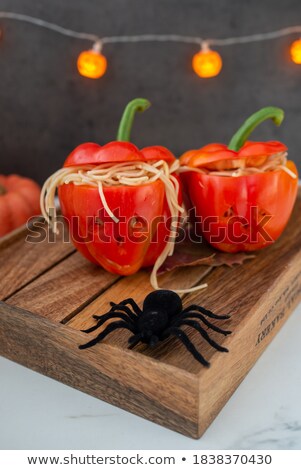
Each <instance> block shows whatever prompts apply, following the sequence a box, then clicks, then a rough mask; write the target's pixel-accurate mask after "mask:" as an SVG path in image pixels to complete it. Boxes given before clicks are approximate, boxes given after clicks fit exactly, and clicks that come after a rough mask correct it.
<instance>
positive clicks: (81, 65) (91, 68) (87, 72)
mask: <svg viewBox="0 0 301 470" xmlns="http://www.w3.org/2000/svg"><path fill="white" fill-rule="evenodd" d="M101 50H102V43H101V42H100V41H97V42H95V43H94V45H93V47H92V49H90V50H88V51H83V52H81V53H80V54H79V56H78V59H77V70H78V72H79V74H80V75H82V76H83V77H87V78H100V77H102V76H103V75H104V74H105V72H106V70H107V59H106V58H105V56H104V55H102V54H101Z"/></svg>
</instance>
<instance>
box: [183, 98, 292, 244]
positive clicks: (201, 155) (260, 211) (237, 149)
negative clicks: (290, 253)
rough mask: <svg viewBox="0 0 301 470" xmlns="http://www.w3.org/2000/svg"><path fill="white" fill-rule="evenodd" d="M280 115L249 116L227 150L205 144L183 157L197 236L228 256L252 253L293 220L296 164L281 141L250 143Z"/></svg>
mask: <svg viewBox="0 0 301 470" xmlns="http://www.w3.org/2000/svg"><path fill="white" fill-rule="evenodd" d="M283 118H284V112H283V111H282V110H281V109H279V108H275V107H267V108H263V109H261V110H259V111H258V112H257V113H255V114H253V115H252V116H250V117H249V118H248V119H247V120H246V121H245V123H244V124H243V125H242V127H241V128H240V129H239V130H238V131H237V132H236V133H235V134H234V136H233V137H232V139H231V141H230V143H229V145H224V144H209V145H206V146H205V147H202V148H201V149H198V150H190V151H188V152H186V153H184V154H183V155H182V157H181V158H180V161H181V172H183V173H182V175H183V183H184V186H185V188H186V190H187V192H188V193H189V196H190V200H191V204H192V206H194V208H195V213H196V216H197V219H196V220H195V223H196V232H197V233H202V235H204V237H205V238H206V239H207V241H208V242H209V243H211V245H213V246H214V247H215V248H218V249H220V250H222V251H226V252H238V251H254V250H257V249H260V248H263V247H265V246H268V245H270V244H272V243H273V242H275V240H277V238H278V237H279V236H280V235H281V233H282V231H283V230H284V228H285V226H286V224H287V222H288V220H289V217H290V215H291V212H292V209H293V206H294V203H295V200H296V196H297V190H298V174H297V169H296V166H295V164H294V163H293V162H292V161H290V160H287V147H286V145H284V144H283V143H281V142H275V141H270V142H251V141H248V140H247V139H248V137H249V135H250V134H251V132H252V131H253V130H254V129H255V128H256V127H257V126H258V125H259V124H260V123H261V122H263V121H265V120H266V119H272V120H273V121H274V123H275V124H276V125H280V124H281V122H282V120H283Z"/></svg>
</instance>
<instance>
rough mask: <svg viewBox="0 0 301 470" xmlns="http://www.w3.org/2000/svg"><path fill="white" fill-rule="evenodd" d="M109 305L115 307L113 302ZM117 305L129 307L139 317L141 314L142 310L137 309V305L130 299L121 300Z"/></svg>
mask: <svg viewBox="0 0 301 470" xmlns="http://www.w3.org/2000/svg"><path fill="white" fill-rule="evenodd" d="M110 304H111V305H112V306H113V305H116V304H114V302H110ZM119 305H130V306H131V307H132V309H133V310H134V312H135V313H136V314H137V315H141V313H142V310H141V308H140V307H139V305H137V304H136V302H135V300H134V299H132V298H131V297H130V298H128V299H125V300H122V302H120V303H119Z"/></svg>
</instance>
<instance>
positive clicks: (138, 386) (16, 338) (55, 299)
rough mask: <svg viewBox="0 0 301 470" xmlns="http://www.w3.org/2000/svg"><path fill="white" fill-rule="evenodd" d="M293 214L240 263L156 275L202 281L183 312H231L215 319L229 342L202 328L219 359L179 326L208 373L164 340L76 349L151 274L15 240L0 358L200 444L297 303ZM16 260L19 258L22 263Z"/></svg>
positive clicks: (299, 238)
mask: <svg viewBox="0 0 301 470" xmlns="http://www.w3.org/2000/svg"><path fill="white" fill-rule="evenodd" d="M300 209H301V200H300V198H299V199H298V201H297V204H296V207H295V210H294V213H293V216H292V218H291V220H290V223H289V225H288V227H287V228H286V231H285V233H284V234H283V235H282V237H281V238H280V239H279V240H278V241H277V243H275V244H274V245H273V246H271V247H269V248H267V249H265V250H263V251H261V252H258V253H256V257H255V258H254V259H252V260H250V261H248V262H246V263H245V264H243V265H241V266H235V267H233V268H230V267H218V268H214V269H210V272H208V267H198V268H193V269H192V268H183V269H180V270H178V271H176V272H171V273H167V274H165V275H164V276H162V277H161V278H160V283H161V286H162V287H165V288H177V287H182V288H183V287H188V286H191V285H195V284H196V283H199V282H200V281H201V279H202V278H203V277H204V275H206V282H207V283H208V288H207V289H206V290H203V291H199V292H196V293H192V294H188V295H185V296H183V303H184V305H185V306H188V305H191V304H193V303H196V304H199V305H203V306H204V307H206V308H208V309H210V310H212V311H214V312H215V313H220V314H222V313H227V314H231V319H230V320H225V321H223V322H218V325H219V326H222V327H224V328H226V329H230V330H232V332H233V333H232V334H231V335H230V336H228V337H224V336H222V335H220V334H218V333H214V332H211V331H210V336H211V337H212V338H213V339H215V340H216V341H218V342H219V343H220V344H223V345H224V346H226V347H227V348H228V349H229V351H230V352H229V353H219V352H217V351H216V350H214V349H213V348H212V347H210V346H209V345H208V343H206V342H205V341H204V340H203V339H202V338H200V335H199V334H198V333H197V332H196V331H191V330H190V329H189V327H185V331H186V332H187V333H188V334H189V336H190V338H191V339H192V340H193V342H194V344H195V345H196V346H197V348H198V349H199V350H200V351H201V352H202V354H203V355H204V356H205V357H206V359H208V360H210V362H211V367H210V368H209V369H206V368H204V367H202V366H201V365H200V364H199V363H198V362H197V361H195V360H194V359H193V358H192V356H191V355H190V354H189V353H188V351H187V350H186V349H185V348H184V347H183V345H182V344H181V343H180V342H179V341H178V340H175V339H172V338H170V339H168V340H166V341H165V342H164V343H161V344H160V345H158V346H157V347H156V348H154V349H152V348H150V347H148V346H146V345H137V346H136V347H135V348H134V350H128V349H127V339H128V336H129V335H128V333H127V332H126V331H124V330H122V331H119V332H115V333H114V334H112V335H111V336H109V337H108V338H106V340H105V341H104V342H103V343H102V344H97V345H96V346H95V347H94V348H92V349H89V350H84V351H82V350H79V349H78V346H79V344H82V343H83V342H85V341H87V339H88V338H89V339H90V338H92V337H94V335H96V334H98V333H99V331H97V332H94V333H92V334H89V335H87V334H85V333H82V332H81V331H80V330H82V329H84V328H86V327H88V326H91V325H93V324H94V320H93V318H92V315H93V314H95V313H97V314H101V313H105V312H106V311H107V310H108V309H109V302H110V301H114V302H119V301H121V300H123V299H124V298H127V297H134V298H135V300H136V301H137V303H138V304H140V305H141V304H142V301H143V299H144V297H145V295H147V293H149V292H150V291H151V286H150V284H149V273H148V272H143V271H142V272H140V273H137V274H136V275H134V276H131V277H127V278H119V277H118V276H114V275H112V274H109V273H106V272H105V271H104V270H102V269H100V268H98V267H96V266H94V265H92V264H90V263H89V262H88V261H86V260H85V259H83V258H82V257H81V256H80V255H79V254H78V253H72V250H71V249H70V247H67V252H66V251H64V250H66V247H63V248H64V250H63V249H62V248H61V247H60V246H59V245H60V243H59V242H58V243H57V244H55V246H56V248H54V247H53V246H52V247H51V246H49V244H47V243H46V244H44V245H43V248H39V247H38V246H37V247H31V248H30V249H27V246H26V245H25V242H24V237H23V235H22V233H21V234H19V235H18V236H16V237H15V238H13V239H12V240H10V241H6V243H5V244H4V245H3V246H2V248H1V247H0V259H4V258H2V257H3V256H6V257H8V259H9V263H3V265H2V264H1V267H0V269H2V270H3V271H2V273H3V274H2V276H4V277H5V279H4V287H3V286H2V292H4V294H3V297H5V298H6V301H5V302H1V304H0V353H1V354H2V355H4V356H5V357H8V358H10V359H12V360H14V361H16V362H19V363H21V364H24V365H25V366H27V367H30V368H32V369H34V370H37V371H39V372H41V373H44V374H46V375H48V376H50V377H53V378H55V379H57V380H60V381H61V382H63V383H66V384H68V385H71V386H73V387H75V388H78V389H79V390H82V391H85V392H87V393H89V394H91V395H93V396H96V397H99V398H101V399H103V400H106V401H108V402H110V403H112V404H114V405H117V406H120V407H121V408H124V409H127V410H129V411H131V412H133V413H136V414H138V415H140V416H144V417H145V418H147V419H149V420H151V421H154V422H157V423H159V424H162V425H164V426H166V427H169V428H171V429H174V430H176V431H179V432H181V433H183V434H186V435H189V436H192V437H199V436H201V435H202V434H203V432H204V431H205V429H206V428H207V427H208V426H209V425H210V423H211V422H212V420H213V419H214V418H215V416H216V415H217V413H218V412H219V411H220V409H221V408H222V407H223V406H224V404H225V403H226V401H227V400H228V399H229V397H230V396H231V394H232V393H233V392H234V390H235V389H236V388H237V386H238V385H239V383H240V382H241V381H242V380H243V378H244V377H245V375H246V374H247V373H248V371H249V370H250V368H251V367H252V366H253V365H254V363H255V362H256V360H257V359H258V357H259V356H260V354H261V353H262V352H263V351H264V349H265V348H266V347H267V345H268V344H269V343H270V341H271V340H272V338H273V337H274V336H275V334H276V333H277V332H278V331H279V329H280V328H281V326H282V325H283V323H284V322H285V321H286V319H287V318H288V316H289V314H290V313H291V312H292V311H293V309H294V308H295V306H296V305H297V303H298V302H299V300H300V297H301V211H300ZM48 250H52V255H51V256H50V255H49V256H48ZM69 250H71V251H69ZM34 251H35V253H36V255H34V254H33V252H34ZM43 251H44V254H45V253H46V254H47V256H46V258H47V259H48V264H45V262H44V258H45V256H44V257H42V256H41V254H42V253H43ZM15 253H18V256H17V255H16V254H15ZM20 258H22V259H24V260H27V261H26V262H25V261H24V264H22V263H20V261H19V259H20ZM39 260H40V261H39ZM50 260H51V261H50ZM60 260H61V261H60ZM26 263H28V268H27V270H26V266H25V265H26ZM6 264H10V268H8V267H7V266H6ZM4 266H6V267H5V268H4ZM5 270H6V271H5ZM27 271H28V272H27ZM14 272H15V273H19V272H21V273H23V276H24V277H26V282H25V283H24V281H23V284H22V283H20V281H19V282H17V281H15V280H14V274H13V273H14ZM5 273H8V274H7V275H5ZM16 276H17V277H18V274H16ZM20 276H21V274H19V278H20ZM10 279H11V280H10ZM11 284H12V286H13V287H10V285H11ZM22 286H24V287H22ZM7 292H10V294H9V296H8V294H7ZM14 292H15V293H14ZM216 324H217V323H216ZM41 338H43V341H41ZM267 373H268V372H267ZM225 432H226V430H225Z"/></svg>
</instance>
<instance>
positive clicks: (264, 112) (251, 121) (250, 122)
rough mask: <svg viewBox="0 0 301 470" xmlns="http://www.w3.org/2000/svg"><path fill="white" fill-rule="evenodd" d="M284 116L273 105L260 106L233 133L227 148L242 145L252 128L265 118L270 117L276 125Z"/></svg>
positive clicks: (238, 147)
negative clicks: (260, 107)
mask: <svg viewBox="0 0 301 470" xmlns="http://www.w3.org/2000/svg"><path fill="white" fill-rule="evenodd" d="M283 118H284V111H283V110H282V109H280V108H276V107H274V106H269V107H267V108H262V109H260V110H259V111H257V112H256V113H254V114H252V116H250V117H249V118H248V119H247V120H246V121H245V122H244V123H243V125H242V126H241V127H240V128H239V129H238V131H237V132H236V133H235V134H234V136H233V137H232V139H231V140H230V143H229V145H228V149H229V150H234V151H235V152H238V150H239V149H240V148H241V147H242V146H243V145H244V143H245V142H246V140H247V139H248V137H249V135H250V134H251V133H252V132H253V131H254V129H255V128H256V127H257V126H258V125H259V124H261V123H262V122H263V121H266V120H267V119H272V121H273V122H274V123H275V124H276V126H280V124H281V123H282V121H283Z"/></svg>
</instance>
